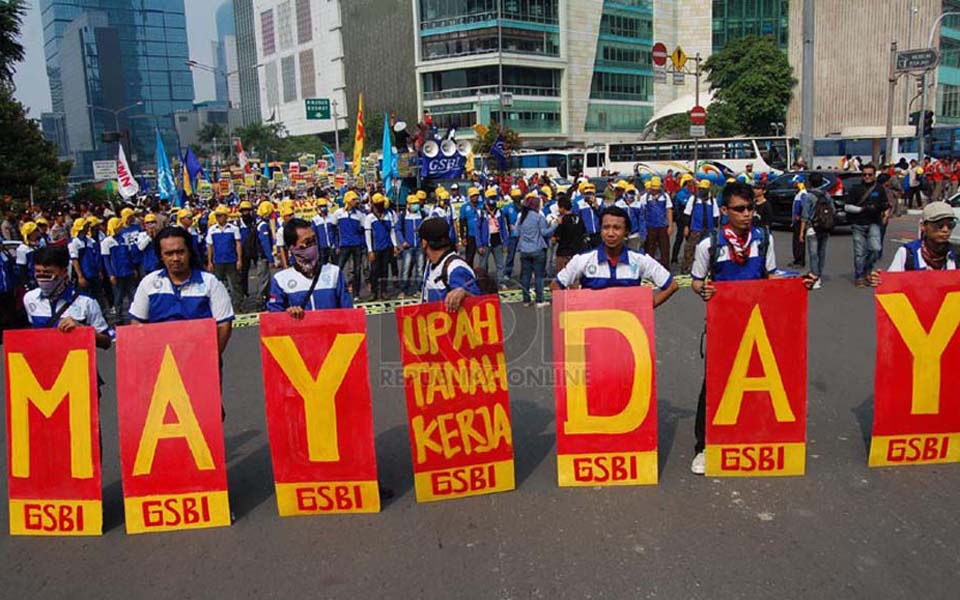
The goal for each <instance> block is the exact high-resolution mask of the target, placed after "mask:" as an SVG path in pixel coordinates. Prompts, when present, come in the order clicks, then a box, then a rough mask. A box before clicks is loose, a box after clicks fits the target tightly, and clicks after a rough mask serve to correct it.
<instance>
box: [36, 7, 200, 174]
mask: <svg viewBox="0 0 960 600" xmlns="http://www.w3.org/2000/svg"><path fill="white" fill-rule="evenodd" d="M40 9H41V17H42V20H43V42H44V54H45V56H46V63H47V75H48V77H49V79H50V93H51V97H52V101H53V110H54V112H58V113H63V114H64V115H65V119H66V130H67V134H68V143H69V146H70V153H71V155H72V156H73V157H74V160H75V164H74V171H73V174H72V175H73V176H74V177H78V178H82V177H85V176H89V175H90V174H91V171H92V165H91V161H92V160H94V159H101V158H112V157H113V156H114V155H115V152H116V145H115V144H113V143H104V142H103V141H102V135H103V133H104V132H109V131H114V130H115V129H116V128H117V127H118V126H119V130H120V131H121V133H122V134H123V137H124V139H125V141H126V142H127V143H129V145H130V150H129V151H128V153H127V154H128V156H130V157H131V159H132V161H133V162H134V164H133V165H132V166H133V168H134V170H140V169H141V168H150V165H151V164H152V163H153V162H154V161H155V159H156V156H155V147H156V141H155V136H154V135H153V130H154V127H158V128H159V129H160V132H161V135H162V136H163V138H164V144H165V145H166V147H167V150H168V152H169V151H172V150H173V149H174V148H176V147H177V138H176V129H175V127H174V113H175V112H176V111H178V110H190V109H191V108H192V106H193V100H194V88H193V75H192V73H191V72H190V69H189V68H188V67H187V65H186V61H187V60H188V59H189V58H190V53H189V49H188V45H187V28H186V16H185V14H184V0H40ZM78 69H79V70H80V71H79V72H78V71H77V70H78ZM138 103H142V104H139V105H138ZM127 107H133V108H130V109H129V110H124V111H123V112H121V113H119V114H116V113H115V111H119V110H121V109H124V108H127Z"/></svg>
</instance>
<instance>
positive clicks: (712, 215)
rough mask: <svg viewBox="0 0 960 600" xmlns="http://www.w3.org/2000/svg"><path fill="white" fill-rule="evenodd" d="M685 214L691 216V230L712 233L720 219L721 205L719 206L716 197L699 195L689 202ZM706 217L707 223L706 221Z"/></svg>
mask: <svg viewBox="0 0 960 600" xmlns="http://www.w3.org/2000/svg"><path fill="white" fill-rule="evenodd" d="M683 214H685V215H687V216H688V217H690V231H701V232H706V233H710V232H711V231H713V230H714V228H715V226H716V223H717V220H719V219H720V207H719V206H717V201H716V199H714V198H712V197H711V198H707V199H703V198H700V197H699V196H698V197H696V198H693V199H691V200H690V201H689V202H687V206H686V207H685V208H684V210H683ZM705 217H706V223H704V218H705ZM715 219H716V220H715Z"/></svg>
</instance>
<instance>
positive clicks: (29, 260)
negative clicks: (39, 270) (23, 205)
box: [16, 221, 41, 290]
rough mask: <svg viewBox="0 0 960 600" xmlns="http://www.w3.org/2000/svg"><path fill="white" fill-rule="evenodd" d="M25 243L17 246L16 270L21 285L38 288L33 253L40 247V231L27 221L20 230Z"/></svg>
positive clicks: (34, 224) (31, 222) (22, 242)
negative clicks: (34, 273) (34, 272)
mask: <svg viewBox="0 0 960 600" xmlns="http://www.w3.org/2000/svg"><path fill="white" fill-rule="evenodd" d="M20 237H21V239H22V240H23V241H21V242H20V244H19V245H18V246H17V258H16V270H17V280H18V281H19V282H20V285H22V286H23V287H25V288H27V289H28V290H29V289H33V288H35V287H37V285H36V282H35V281H34V276H33V253H34V251H35V250H36V249H37V248H39V247H40V239H41V235H40V231H39V229H38V227H37V224H36V223H35V222H33V221H27V222H26V223H24V224H23V226H22V227H21V228H20Z"/></svg>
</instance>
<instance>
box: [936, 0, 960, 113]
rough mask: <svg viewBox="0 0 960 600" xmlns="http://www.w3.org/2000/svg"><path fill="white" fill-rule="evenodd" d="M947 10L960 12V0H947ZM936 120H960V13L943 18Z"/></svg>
mask: <svg viewBox="0 0 960 600" xmlns="http://www.w3.org/2000/svg"><path fill="white" fill-rule="evenodd" d="M943 12H944V13H960V0H943ZM936 119H937V122H938V123H944V124H946V123H949V124H957V123H960V16H957V15H952V16H949V17H945V18H944V19H943V25H942V27H941V28H940V67H939V68H938V69H937V102H936Z"/></svg>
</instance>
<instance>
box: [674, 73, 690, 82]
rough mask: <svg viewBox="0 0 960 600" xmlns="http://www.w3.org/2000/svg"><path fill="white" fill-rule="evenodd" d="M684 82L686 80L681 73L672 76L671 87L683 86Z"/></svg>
mask: <svg viewBox="0 0 960 600" xmlns="http://www.w3.org/2000/svg"><path fill="white" fill-rule="evenodd" d="M686 81H687V78H686V76H685V75H684V73H683V72H682V71H681V72H679V73H674V74H673V85H683V84H684V83H686Z"/></svg>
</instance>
